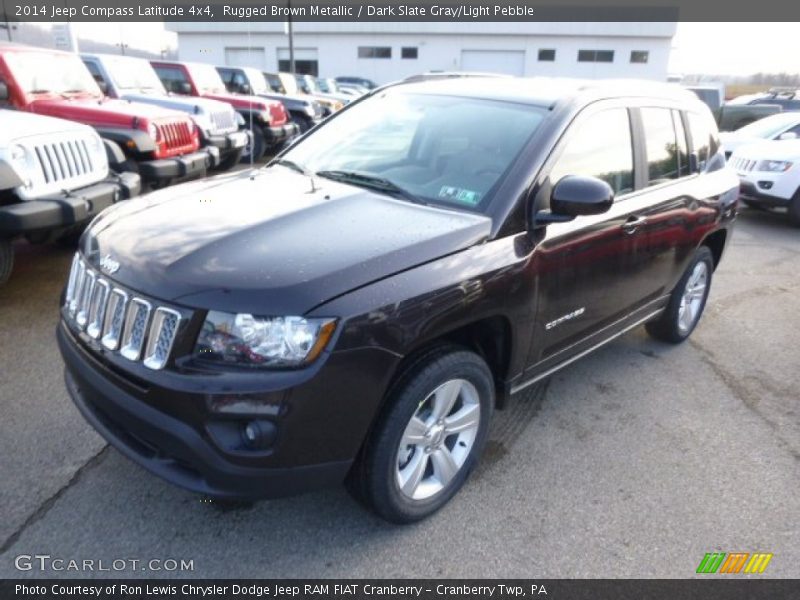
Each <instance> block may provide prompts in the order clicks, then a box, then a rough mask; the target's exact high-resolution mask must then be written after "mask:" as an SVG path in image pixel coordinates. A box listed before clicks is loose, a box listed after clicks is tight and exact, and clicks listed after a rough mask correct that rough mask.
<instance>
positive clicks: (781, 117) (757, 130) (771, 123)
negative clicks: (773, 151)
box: [736, 112, 800, 138]
mask: <svg viewBox="0 0 800 600" xmlns="http://www.w3.org/2000/svg"><path fill="white" fill-rule="evenodd" d="M798 123H800V113H792V112H787V113H780V114H777V115H772V116H770V117H765V118H763V119H759V120H758V121H756V122H755V123H750V124H749V125H745V126H744V127H742V128H741V129H737V130H736V133H737V134H741V135H743V136H746V137H758V138H771V137H773V136H775V135H777V134H779V133H780V132H782V131H783V130H784V129H788V128H789V127H792V126H793V125H797V124H798Z"/></svg>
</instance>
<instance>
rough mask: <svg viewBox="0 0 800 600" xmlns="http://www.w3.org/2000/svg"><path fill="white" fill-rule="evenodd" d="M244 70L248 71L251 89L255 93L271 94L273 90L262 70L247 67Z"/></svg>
mask: <svg viewBox="0 0 800 600" xmlns="http://www.w3.org/2000/svg"><path fill="white" fill-rule="evenodd" d="M244 71H245V73H247V80H248V81H249V82H250V89H252V90H253V93H254V94H269V93H270V92H271V91H272V90H271V89H270V87H269V86H268V85H267V80H266V79H265V78H264V74H263V73H262V72H261V71H257V70H256V69H245V70H244Z"/></svg>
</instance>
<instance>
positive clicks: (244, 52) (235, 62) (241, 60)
mask: <svg viewBox="0 0 800 600" xmlns="http://www.w3.org/2000/svg"><path fill="white" fill-rule="evenodd" d="M265 62H266V61H265V59H264V48H225V64H226V65H228V66H229V67H254V68H256V69H258V70H259V71H263V70H264V69H265V68H266V66H267V65H266V64H265Z"/></svg>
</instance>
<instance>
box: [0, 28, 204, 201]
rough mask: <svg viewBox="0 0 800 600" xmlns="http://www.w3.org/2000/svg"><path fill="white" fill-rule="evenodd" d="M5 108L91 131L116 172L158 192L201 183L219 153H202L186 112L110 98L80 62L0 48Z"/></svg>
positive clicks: (39, 50) (51, 52)
mask: <svg viewBox="0 0 800 600" xmlns="http://www.w3.org/2000/svg"><path fill="white" fill-rule="evenodd" d="M0 83H4V84H5V88H6V90H7V91H6V92H5V93H4V94H3V97H0V107H5V108H16V109H18V110H24V111H28V112H32V113H37V114H42V115H48V116H51V117H61V118H63V119H69V120H71V121H78V122H80V123H85V124H86V125H91V126H92V127H94V128H95V130H97V132H98V133H99V134H100V137H102V138H103V140H104V141H105V145H106V153H107V155H108V162H109V165H110V166H111V167H112V169H114V170H115V171H118V172H120V171H134V172H138V173H139V174H140V175H141V176H142V179H144V180H145V181H146V182H147V183H150V184H151V185H152V186H153V187H163V186H164V185H168V184H170V183H172V182H173V181H175V180H179V179H180V180H182V179H191V178H194V177H202V176H204V175H205V174H206V170H207V169H209V168H210V167H213V166H214V165H215V164H216V162H218V161H219V150H218V149H216V148H213V147H208V148H204V149H202V150H200V139H199V133H198V131H197V128H196V126H195V124H194V122H193V121H192V120H191V118H190V117H189V116H188V115H186V114H184V113H181V112H177V111H173V110H169V109H166V108H162V107H159V106H154V105H149V104H139V103H134V102H127V101H125V100H115V99H111V98H106V97H105V96H104V95H103V92H102V91H100V88H99V87H98V86H97V83H95V81H94V79H93V78H92V76H91V74H90V73H89V71H88V70H87V68H86V65H84V64H83V62H82V61H81V59H80V57H78V56H76V55H75V54H70V53H67V52H59V51H57V50H49V49H44V48H34V47H31V46H24V45H19V44H9V43H0Z"/></svg>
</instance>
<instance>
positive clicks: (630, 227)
mask: <svg viewBox="0 0 800 600" xmlns="http://www.w3.org/2000/svg"><path fill="white" fill-rule="evenodd" d="M645 223H647V217H630V218H629V219H628V220H627V221H625V222H624V223H623V224H622V231H624V232H625V233H627V234H628V235H630V234H632V233H636V230H637V229H639V227H641V226H642V225H644V224H645Z"/></svg>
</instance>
